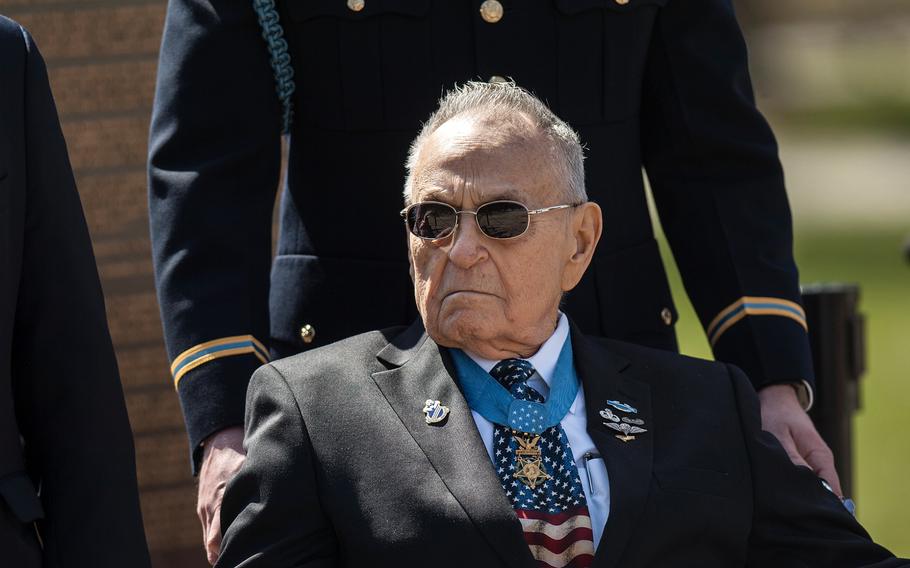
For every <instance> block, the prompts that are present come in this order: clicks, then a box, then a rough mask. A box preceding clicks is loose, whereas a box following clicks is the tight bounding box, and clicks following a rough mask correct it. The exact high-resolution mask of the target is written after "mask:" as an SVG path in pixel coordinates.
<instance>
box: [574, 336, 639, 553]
mask: <svg viewBox="0 0 910 568" xmlns="http://www.w3.org/2000/svg"><path fill="white" fill-rule="evenodd" d="M572 348H573V351H574V355H575V368H576V370H577V371H578V375H579V377H580V378H581V381H582V384H583V385H584V390H585V407H586V409H587V420H588V428H587V429H588V434H589V435H590V436H591V439H592V440H593V442H594V445H595V446H597V449H598V451H599V452H600V455H601V456H603V459H604V463H605V465H606V467H607V474H608V475H609V479H610V513H609V516H608V518H607V525H606V527H605V528H604V532H603V536H602V537H601V540H600V545H599V546H598V549H597V553H596V555H595V557H594V566H595V567H603V568H606V567H613V566H616V565H617V563H618V561H619V559H620V557H621V556H622V552H623V550H624V549H625V546H626V544H627V543H628V541H629V538H630V537H631V536H632V533H633V531H634V530H635V526H636V524H637V521H638V519H639V517H640V516H641V514H642V512H643V510H644V507H645V503H646V501H647V498H648V492H649V489H650V486H651V466H652V461H653V439H654V433H653V431H652V429H653V426H654V421H653V420H652V416H651V393H650V388H649V387H648V385H647V383H645V382H643V381H641V380H638V379H636V378H635V377H634V370H633V369H628V368H627V367H628V361H627V360H625V359H623V358H621V357H619V356H618V355H615V354H612V353H610V352H609V351H607V350H606V348H604V347H603V346H601V345H599V344H597V343H595V342H593V341H591V340H589V339H587V338H585V337H584V336H583V335H582V334H581V333H580V332H579V330H578V329H577V328H576V327H574V326H573V327H572ZM608 400H616V401H620V402H624V403H627V404H629V405H631V406H633V407H634V408H635V409H636V410H638V412H637V413H636V414H627V413H623V412H619V411H616V410H615V409H613V408H612V407H609V405H608V404H607V401H608ZM604 408H610V409H611V410H614V411H615V413H616V414H617V415H619V416H628V417H630V418H639V419H642V420H644V422H645V423H644V424H643V425H642V427H643V428H645V429H647V430H648V432H646V433H644V434H638V435H636V437H635V439H634V440H630V441H627V442H623V441H622V440H620V439H619V438H617V434H619V432H617V431H615V430H612V429H610V428H608V427H607V426H605V425H604V418H602V417H601V416H600V411H601V410H603V409H604Z"/></svg>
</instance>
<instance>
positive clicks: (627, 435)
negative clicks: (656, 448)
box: [604, 422, 647, 442]
mask: <svg viewBox="0 0 910 568" xmlns="http://www.w3.org/2000/svg"><path fill="white" fill-rule="evenodd" d="M604 426H606V427H607V428H612V429H614V430H616V431H617V432H620V433H619V434H616V437H617V438H618V439H619V440H621V441H623V442H631V441H632V440H634V439H635V434H644V433H645V432H647V430H645V429H644V428H639V427H638V426H633V425H631V424H626V423H625V422H619V423H617V422H604Z"/></svg>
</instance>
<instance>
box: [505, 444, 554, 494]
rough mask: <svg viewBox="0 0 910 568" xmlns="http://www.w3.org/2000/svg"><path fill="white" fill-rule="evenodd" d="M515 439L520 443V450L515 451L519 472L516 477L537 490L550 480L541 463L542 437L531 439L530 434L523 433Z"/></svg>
mask: <svg viewBox="0 0 910 568" xmlns="http://www.w3.org/2000/svg"><path fill="white" fill-rule="evenodd" d="M513 438H515V441H517V442H518V448H516V450H515V462H516V464H515V465H516V469H518V471H517V472H515V475H514V477H516V478H517V479H518V480H520V481H521V482H522V483H524V484H525V485H527V486H528V487H530V488H531V489H535V488H536V487H537V486H538V485H539V484H541V483H543V482H544V481H546V480H548V479H550V474H548V473H547V470H546V469H544V466H543V463H541V461H540V448H539V447H537V444H538V442H540V436H534V437H533V438H531V437H530V436H529V435H528V434H524V433H522V434H519V435H517V436H513Z"/></svg>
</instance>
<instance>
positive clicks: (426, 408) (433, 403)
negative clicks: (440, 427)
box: [423, 399, 449, 424]
mask: <svg viewBox="0 0 910 568" xmlns="http://www.w3.org/2000/svg"><path fill="white" fill-rule="evenodd" d="M423 412H424V414H426V421H427V424H438V423H440V422H442V421H443V420H445V419H446V416H448V415H449V407H448V406H444V405H443V404H442V403H440V402H439V401H438V400H430V399H427V401H426V402H425V403H424V404H423Z"/></svg>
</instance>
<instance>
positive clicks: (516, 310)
mask: <svg viewBox="0 0 910 568" xmlns="http://www.w3.org/2000/svg"><path fill="white" fill-rule="evenodd" d="M512 122H514V124H505V125H504V124H503V122H502V121H501V120H500V121H498V122H496V123H494V122H493V121H492V119H483V118H478V117H470V116H459V117H455V118H453V119H451V120H449V121H448V122H446V123H445V124H443V125H442V126H441V127H440V128H439V129H437V130H436V131H435V132H434V133H433V134H432V135H431V136H430V137H429V138H428V139H426V141H425V142H424V144H423V145H422V146H421V148H420V152H419V154H418V158H417V162H416V164H415V166H414V168H413V171H412V195H411V202H412V203H418V202H422V201H440V202H443V203H448V204H450V205H452V206H454V207H455V208H456V209H457V210H459V211H460V210H468V211H474V210H476V209H477V207H478V206H480V205H482V204H484V203H488V202H490V201H496V200H502V199H508V200H513V201H518V202H521V203H523V204H524V205H525V206H527V207H528V209H538V208H542V207H549V206H553V205H559V204H562V203H565V202H566V198H565V191H564V189H563V188H564V187H565V183H566V180H564V179H559V176H558V175H557V173H556V172H557V171H558V170H557V169H556V168H554V159H553V158H552V152H551V149H550V145H549V142H548V141H547V140H546V139H545V138H544V137H543V136H542V135H541V134H539V133H537V132H536V131H534V130H533V129H532V128H531V127H530V126H529V124H526V123H525V121H523V120H522V119H521V117H519V118H518V119H516V120H515V121H512ZM599 236H600V210H599V208H598V207H597V205H595V204H592V203H588V204H585V205H583V206H581V207H576V208H573V209H564V210H557V211H551V212H548V213H544V214H540V215H534V216H532V217H531V224H530V227H529V228H528V231H527V232H526V233H525V234H524V235H522V236H521V237H518V238H515V239H509V240H497V239H492V238H490V237H487V236H486V235H484V234H483V233H482V232H481V231H480V229H479V228H478V226H477V223H476V220H475V216H474V215H465V214H461V215H459V222H458V228H457V230H456V231H455V233H454V235H450V236H448V237H446V238H443V239H438V240H435V241H426V240H423V239H420V238H418V237H416V236H414V235H411V234H409V235H408V238H409V248H410V260H411V268H412V271H413V278H414V291H415V297H416V300H417V307H418V310H419V311H420V314H421V316H422V318H423V321H424V325H425V326H426V330H427V333H428V334H429V335H430V337H432V338H433V339H434V340H435V341H436V342H437V343H438V344H440V345H444V346H447V347H458V348H462V349H465V350H468V351H471V352H473V353H476V354H477V355H480V356H481V357H486V358H489V359H502V358H506V357H514V356H530V355H531V354H533V353H534V352H536V350H537V348H538V347H539V346H540V345H541V343H543V342H544V341H546V339H547V338H548V337H549V336H550V335H551V334H552V332H553V330H554V328H555V325H556V322H557V315H558V314H557V309H558V307H559V302H560V299H561V297H562V294H563V292H565V291H568V290H570V289H571V288H573V287H574V286H575V285H576V284H577V283H578V280H579V279H580V278H581V275H582V273H583V272H584V269H585V268H586V267H587V265H588V263H589V261H590V256H591V254H592V253H593V247H594V245H595V244H596V241H597V238H599Z"/></svg>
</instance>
